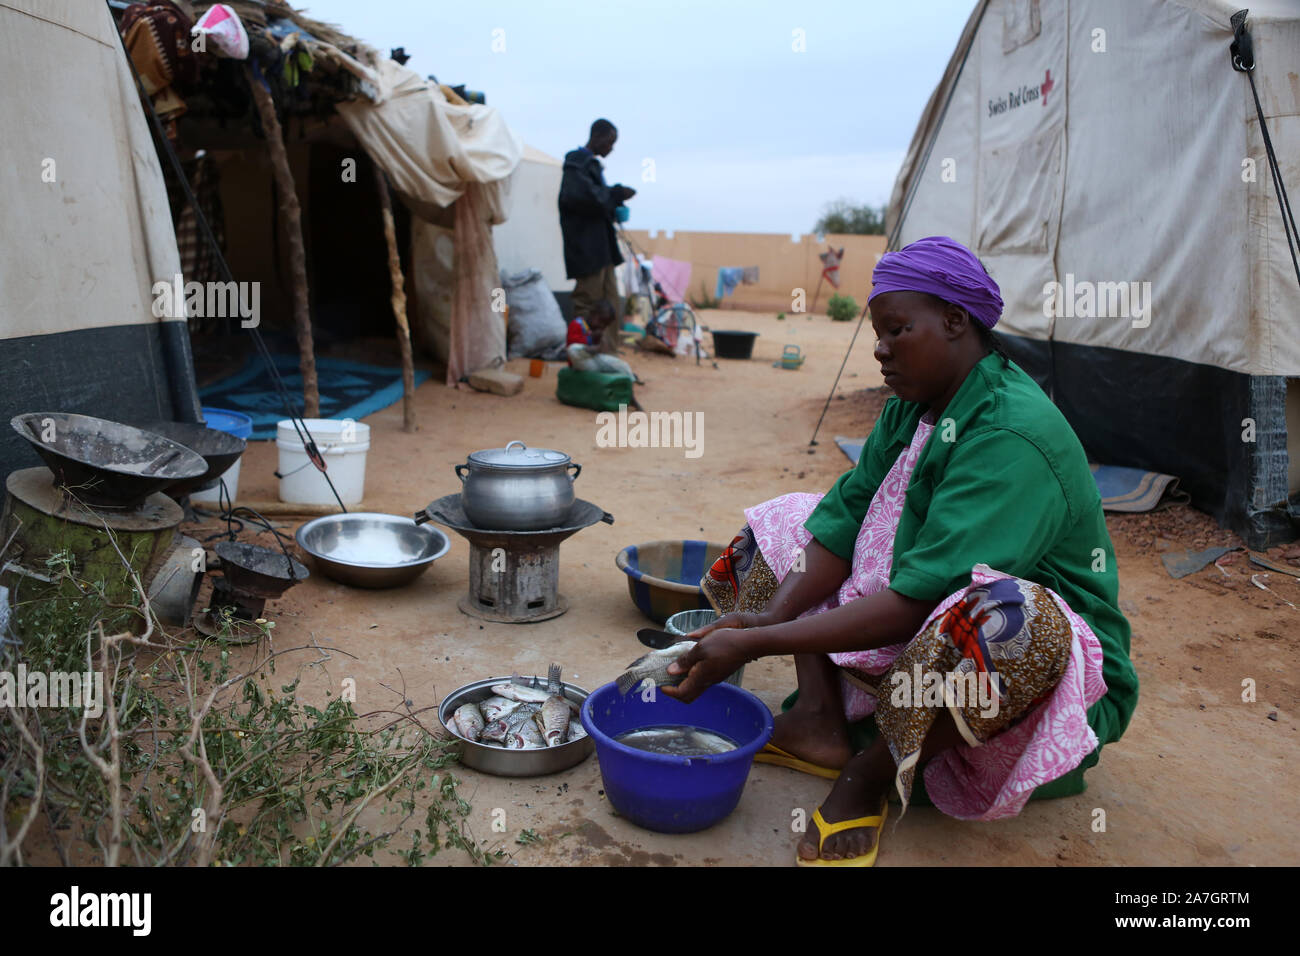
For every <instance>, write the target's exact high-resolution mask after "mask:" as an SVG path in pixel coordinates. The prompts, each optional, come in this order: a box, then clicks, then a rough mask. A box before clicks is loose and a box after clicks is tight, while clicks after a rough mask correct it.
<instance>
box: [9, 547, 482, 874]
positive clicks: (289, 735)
mask: <svg viewBox="0 0 1300 956" xmlns="http://www.w3.org/2000/svg"><path fill="white" fill-rule="evenodd" d="M114 543H116V542H114ZM119 554H120V552H119ZM2 558H3V555H2V554H0V559H2ZM45 569H46V571H47V572H48V576H49V577H50V579H51V587H50V588H48V589H45V590H43V591H42V592H41V593H39V594H37V595H35V596H32V597H29V598H28V599H27V600H26V601H25V602H24V603H23V604H22V605H21V608H15V612H17V611H18V610H20V609H21V610H22V611H24V612H25V613H24V614H23V615H21V620H22V622H23V631H22V642H21V643H20V644H19V643H12V642H10V643H4V644H0V670H4V671H8V672H10V673H13V672H14V671H15V670H16V668H17V665H18V664H19V663H22V664H24V665H25V666H26V670H27V672H28V673H32V672H35V671H43V672H46V673H49V672H53V671H62V672H77V673H83V672H86V671H94V672H98V673H99V674H102V675H103V684H104V692H103V699H102V705H103V706H102V712H100V713H98V715H96V716H91V714H90V713H89V712H88V709H87V708H86V707H84V706H82V707H45V708H32V707H25V708H11V707H4V708H0V865H5V864H11V863H19V864H21V863H23V862H26V861H29V860H30V861H34V862H42V863H58V862H62V863H64V864H73V863H75V864H85V863H101V864H105V865H110V866H112V865H118V864H123V865H139V866H145V865H149V866H154V865H194V866H208V865H221V866H236V865H262V866H267V865H269V866H276V865H293V866H335V865H338V864H341V863H346V862H348V861H351V860H354V859H357V858H358V857H362V856H364V857H368V858H370V859H372V860H374V859H375V856H376V854H377V853H379V852H381V851H386V850H388V851H389V852H391V853H393V854H394V855H395V856H396V857H397V858H398V859H400V860H404V861H405V862H406V863H408V864H410V865H418V864H419V863H421V862H423V861H424V860H425V859H427V858H428V857H431V856H433V855H435V854H437V853H438V852H440V851H441V850H446V849H454V850H458V851H461V852H464V853H466V854H467V855H468V856H469V857H470V858H471V859H472V860H473V861H474V862H476V863H479V864H482V865H487V864H490V863H492V862H494V861H496V860H499V859H501V858H503V857H504V856H505V851H504V850H502V849H500V848H495V849H484V848H483V847H481V846H480V845H479V843H478V842H476V841H475V840H474V838H473V836H472V834H471V833H470V832H469V827H468V822H467V820H468V817H469V814H470V811H471V808H470V805H469V803H468V802H467V801H465V800H464V799H463V798H462V797H461V796H460V794H459V791H458V789H457V788H458V782H457V780H456V779H455V778H454V777H453V776H452V775H451V774H450V773H449V772H448V769H447V768H448V767H449V766H450V765H451V764H453V763H454V762H455V760H456V757H455V754H454V752H453V751H452V750H450V749H449V743H448V741H446V740H445V739H443V738H442V737H440V736H435V735H434V734H433V733H431V732H430V731H429V730H428V729H427V727H426V726H425V724H424V722H423V719H422V715H423V713H424V711H423V710H413V709H411V707H410V705H409V704H408V703H407V701H406V698H405V694H404V693H403V694H402V695H401V697H402V704H401V709H393V710H376V711H372V712H369V713H364V714H358V713H357V712H356V710H355V709H354V708H353V705H352V703H351V702H350V701H349V700H346V699H344V698H343V697H336V696H333V695H330V694H327V696H328V697H329V698H330V699H329V700H328V702H327V703H325V704H324V706H313V705H312V704H310V703H306V702H304V701H302V700H299V699H298V690H299V680H298V679H297V678H295V679H292V680H287V681H286V680H276V679H275V676H274V675H275V670H276V662H277V661H278V660H282V659H284V657H285V655H289V654H292V653H294V652H301V651H304V650H310V651H312V652H314V653H317V654H321V653H323V651H322V648H321V647H320V646H319V645H316V644H313V645H312V646H311V647H290V648H284V649H281V650H273V649H271V647H270V635H271V628H272V627H273V623H272V622H270V621H264V620H259V621H258V622H257V625H258V627H259V628H260V633H259V634H257V635H256V636H257V638H258V640H257V643H256V644H255V646H252V647H246V646H241V643H237V642H236V641H235V640H234V639H233V635H232V632H231V622H230V621H229V620H228V619H227V620H221V619H219V620H218V622H217V624H218V629H219V630H218V633H217V635H216V636H215V637H213V638H204V637H198V636H196V635H195V633H194V632H193V631H189V630H187V631H182V632H178V633H177V634H175V635H171V634H167V633H165V632H164V631H163V630H162V628H161V627H159V626H158V625H157V622H156V621H154V620H153V619H152V617H151V616H150V615H149V614H148V612H147V610H146V608H147V605H146V603H145V601H144V600H143V598H142V597H141V598H140V600H139V602H138V603H137V604H136V605H135V606H134V607H133V608H128V609H127V610H131V611H133V612H134V617H135V620H136V622H138V624H139V626H140V627H141V628H142V631H141V632H140V633H133V631H132V630H130V629H127V630H122V631H120V632H110V631H109V630H108V629H106V628H105V626H104V623H105V621H106V620H113V621H117V620H119V619H120V618H121V612H122V610H123V606H122V605H121V604H120V599H118V600H119V605H118V606H114V605H113V604H111V603H110V602H109V601H108V599H107V594H108V593H109V590H110V589H107V588H106V587H105V584H104V582H102V581H85V580H81V579H80V578H79V577H78V576H77V573H76V570H75V567H74V562H73V560H72V559H71V557H70V556H69V555H59V554H56V555H55V556H53V557H52V558H51V559H50V560H49V561H48V562H46V564H45ZM135 584H136V587H137V588H138V587H139V582H138V579H135ZM137 596H139V595H138V593H137ZM327 658H328V655H326V657H325V658H322V659H327ZM237 662H242V663H237ZM313 663H318V662H313ZM307 666H310V665H307ZM427 709H429V708H425V710H427ZM375 811H377V812H375ZM419 813H423V820H422V821H421V822H419V823H415V824H412V825H411V826H410V827H409V828H408V829H407V833H408V834H409V836H410V845H409V849H401V850H396V849H392V850H390V843H391V841H392V840H393V838H394V837H395V836H396V835H397V834H398V833H399V832H400V831H402V830H403V828H404V827H406V826H407V824H411V823H412V821H415V820H418V819H419V817H417V814H419ZM376 817H378V818H381V820H380V823H381V824H382V825H377V824H376V823H375V822H374V821H375V818H376ZM42 818H43V823H44V825H42V826H36V825H35V824H36V823H37V821H38V820H42ZM382 818H391V819H387V820H384V819H382Z"/></svg>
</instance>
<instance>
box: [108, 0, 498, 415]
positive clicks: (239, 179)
mask: <svg viewBox="0 0 1300 956" xmlns="http://www.w3.org/2000/svg"><path fill="white" fill-rule="evenodd" d="M113 3H114V6H115V7H117V8H125V10H126V13H124V14H123V17H124V18H125V17H126V16H129V15H130V11H131V10H132V9H134V8H133V7H131V6H130V5H127V4H123V3H120V2H118V0H113ZM151 5H152V6H160V5H159V4H151ZM226 6H228V7H229V8H230V10H232V11H233V12H234V13H235V14H236V15H237V17H238V18H239V20H240V22H241V23H242V26H243V28H244V29H245V30H246V32H247V36H248V48H249V49H248V53H247V56H246V58H245V57H239V56H232V55H230V53H229V52H228V51H223V50H221V49H219V48H218V49H213V47H212V44H211V42H209V47H208V49H207V50H206V51H204V52H203V53H202V54H200V55H199V56H198V64H197V70H196V73H197V76H196V78H195V79H193V80H192V81H191V82H189V83H188V84H187V83H183V82H181V81H180V80H177V81H176V82H174V83H173V84H171V86H169V87H167V88H166V90H165V92H166V94H167V95H168V96H169V103H168V105H174V102H175V101H176V100H177V99H179V100H180V107H181V109H180V112H177V113H172V114H170V115H168V116H167V117H166V118H167V120H168V122H169V125H170V127H171V129H172V131H173V133H174V135H173V137H172V142H173V146H174V148H175V149H176V151H177V153H178V154H179V156H180V157H181V158H182V160H183V161H184V162H185V165H186V170H185V172H186V178H187V179H189V180H190V183H191V185H193V186H196V187H197V186H199V185H201V184H202V182H201V180H202V178H203V177H207V178H208V179H209V180H210V187H209V189H208V190H207V191H208V193H209V195H210V196H211V198H212V200H213V201H212V202H211V204H210V205H209V208H208V209H207V210H205V212H206V213H207V214H208V215H209V216H210V217H211V218H213V219H214V220H216V222H215V223H214V225H217V226H219V227H220V230H219V231H220V234H221V235H222V236H223V237H224V243H225V257H226V259H227V261H228V262H229V264H230V267H231V271H232V273H233V275H234V278H236V279H237V280H239V281H245V280H248V281H256V282H258V283H259V289H260V293H261V305H262V315H263V317H264V319H265V322H264V324H263V325H262V329H263V331H272V332H273V331H276V330H292V331H293V332H294V333H296V336H297V350H298V352H299V355H300V366H301V371H302V375H303V382H304V393H305V395H304V404H305V406H306V413H307V414H308V415H309V416H310V415H312V414H314V409H313V407H312V405H313V391H314V361H315V360H314V352H315V345H314V336H315V334H317V333H318V332H320V331H322V330H323V331H324V332H325V333H326V334H327V335H334V334H337V335H340V336H351V335H358V334H370V335H374V334H376V333H380V332H383V331H384V330H385V329H386V328H387V329H393V328H395V330H396V332H397V338H398V341H399V343H400V344H401V345H402V347H403V352H404V355H403V365H404V369H405V378H406V383H407V387H406V392H407V405H406V410H407V421H408V425H409V424H410V421H411V419H410V414H411V405H410V392H411V390H412V386H411V381H412V372H411V364H412V362H411V359H410V355H409V352H410V334H409V330H410V329H411V327H412V326H414V330H415V332H416V338H417V340H419V339H420V335H419V330H420V323H419V321H418V316H419V314H420V313H421V311H422V310H423V309H424V308H425V305H424V303H422V302H420V301H419V300H418V299H417V300H416V301H414V302H412V303H411V307H410V311H411V314H412V315H413V316H415V317H416V321H411V320H410V319H408V315H407V312H408V306H407V299H408V296H409V295H412V294H414V293H416V292H417V286H416V285H415V284H414V283H411V282H409V281H408V278H407V277H408V275H410V273H412V272H415V273H417V274H418V273H420V272H421V271H422V270H423V269H425V268H426V266H428V264H429V262H428V260H427V259H425V260H422V259H420V258H418V256H419V255H420V254H421V253H420V250H418V249H415V248H414V246H415V244H414V242H413V240H412V238H411V236H410V226H409V222H410V221H411V220H412V219H414V220H415V221H423V220H429V221H432V222H438V223H441V224H443V225H445V226H447V227H449V228H451V229H452V230H453V233H454V241H455V245H456V247H457V251H458V253H459V260H460V261H459V263H458V266H457V269H456V270H455V272H454V273H453V274H450V275H448V276H447V277H446V278H447V279H448V281H449V283H450V287H449V288H448V289H446V290H445V291H446V294H447V296H448V297H449V299H450V300H451V301H452V308H451V316H452V318H451V321H450V328H451V332H450V335H449V336H448V339H447V342H446V344H447V346H448V347H447V348H444V349H443V350H442V351H441V352H438V353H437V354H435V357H436V358H439V359H441V360H443V361H445V362H446V363H447V383H448V384H455V383H456V382H457V381H459V379H460V378H461V377H462V376H464V375H466V374H468V373H469V372H470V371H473V370H476V369H478V368H481V367H485V366H493V365H496V364H499V363H500V362H501V361H503V360H504V356H505V345H504V341H505V340H504V334H500V335H497V334H496V327H497V326H498V325H500V317H499V316H498V315H495V314H494V313H492V312H491V310H490V307H489V306H490V293H491V289H492V288H493V287H495V286H496V285H497V284H498V282H497V278H496V266H495V261H494V258H493V252H492V245H491V237H490V226H491V224H493V223H499V222H502V221H504V218H505V210H504V183H505V181H506V179H507V178H508V177H509V176H510V174H511V173H512V172H513V170H514V168H515V166H516V165H517V164H518V162H519V157H520V154H521V152H522V143H521V142H520V141H519V140H518V138H517V137H516V136H515V135H514V134H513V133H512V132H511V131H510V129H509V128H508V127H507V126H506V124H505V122H504V120H503V119H502V118H501V116H500V114H499V113H497V111H495V110H494V109H492V108H490V107H487V106H484V105H481V104H470V103H466V102H464V101H463V100H461V99H460V98H459V97H457V96H456V95H455V93H453V92H452V91H450V90H449V89H447V88H445V87H440V86H439V85H438V84H437V83H436V82H433V81H430V80H426V79H424V78H423V77H420V76H419V75H418V74H416V73H414V72H413V71H411V70H408V69H406V68H404V67H402V66H401V65H399V64H398V63H396V62H394V61H393V60H389V59H385V58H384V57H383V56H382V55H381V54H379V53H378V52H377V51H375V50H373V49H371V48H370V47H368V46H366V45H364V44H362V43H360V42H358V41H356V40H355V39H353V38H352V37H349V36H347V35H346V34H344V33H343V32H342V31H340V30H338V29H337V28H335V27H333V26H331V25H329V24H325V23H321V22H319V21H316V20H313V19H310V18H308V17H306V16H304V15H303V14H302V13H301V12H299V11H297V10H295V9H293V8H292V7H290V6H289V5H288V4H287V3H283V2H281V0H230V2H228V4H226ZM179 7H180V8H181V9H182V10H183V12H185V13H186V14H192V15H193V17H194V19H196V20H197V19H198V18H199V17H200V16H202V14H203V13H204V11H206V10H208V9H209V8H211V7H213V4H210V3H192V4H179ZM128 39H130V35H129V34H128ZM146 53H147V54H149V56H146V57H140V56H137V55H136V54H135V51H134V49H133V55H132V58H133V60H134V61H135V62H136V66H137V68H139V69H140V70H141V73H142V75H143V76H144V78H145V79H146V81H148V80H149V76H148V67H149V66H150V65H151V63H152V51H150V50H146ZM182 58H183V57H182ZM174 72H179V71H174ZM158 82H159V81H158V80H157V79H155V80H154V82H153V83H152V84H151V83H149V82H146V88H147V89H148V90H149V92H150V94H151V96H152V99H153V101H154V103H155V106H159V107H161V105H162V102H161V96H160V94H158V93H157V92H155V90H154V89H153V88H152V87H155V86H157V85H158ZM200 165H202V166H203V167H204V170H203V171H202V173H200V169H199V166H200ZM390 188H391V191H392V194H393V195H395V196H396V197H398V199H399V200H400V201H399V202H397V203H396V204H394V203H391V202H390V200H389V190H390ZM173 192H174V202H173V209H174V211H175V212H176V214H177V220H178V225H180V226H182V227H184V217H185V216H186V215H189V214H188V212H187V209H186V207H187V205H188V204H187V202H186V201H185V197H184V196H183V195H182V192H183V190H181V189H175V190H173ZM196 192H199V190H197V189H196ZM200 199H201V200H202V194H200ZM458 207H459V208H458ZM191 232H192V231H191ZM200 238H201V237H195V236H193V235H192V234H190V235H183V236H182V244H183V247H184V248H190V247H191V245H201V244H202V243H201V242H200ZM204 278H210V277H207V276H205V277H204ZM390 316H391V319H390ZM417 344H419V343H418V342H417Z"/></svg>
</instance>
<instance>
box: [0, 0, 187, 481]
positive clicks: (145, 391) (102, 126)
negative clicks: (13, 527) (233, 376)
mask: <svg viewBox="0 0 1300 956" xmlns="http://www.w3.org/2000/svg"><path fill="white" fill-rule="evenodd" d="M0 75H3V79H4V82H3V86H4V95H3V96H0V130H3V131H4V133H3V135H0V197H3V198H2V199H0V204H3V209H4V221H5V237H4V245H3V250H2V251H0V339H2V340H3V341H0V422H2V423H4V427H3V429H0V478H4V477H6V476H7V475H8V474H9V472H11V471H13V470H15V469H17V468H24V467H28V466H32V465H36V464H39V463H40V462H39V459H38V458H37V457H36V455H35V453H34V452H33V451H32V450H31V446H30V445H29V444H28V443H27V442H26V441H24V440H23V439H21V438H20V437H19V436H18V435H17V434H16V433H14V431H13V430H12V429H10V428H9V427H8V425H7V422H8V420H9V419H10V418H11V417H12V416H14V415H17V414H20V413H24V412H39V411H51V412H54V411H60V412H75V413H80V414H86V415H94V416H99V417H111V418H115V419H119V420H128V421H129V420H133V419H159V418H161V419H174V420H176V421H188V422H195V421H198V420H199V418H198V412H199V406H198V396H197V393H196V391H195V385H194V369H193V365H192V363H191V359H190V352H189V348H190V343H189V336H188V334H187V331H186V327H185V322H184V321H183V320H177V319H173V318H168V317H159V316H156V315H154V313H153V310H152V304H153V294H152V292H151V289H152V286H153V283H154V281H155V279H156V278H157V277H159V276H170V275H173V274H175V273H176V272H178V271H179V268H180V267H179V256H178V253H177V248H176V239H175V235H174V233H173V231H172V221H171V216H170V214H169V212H168V207H167V193H166V190H165V188H164V186H163V178H162V173H161V171H160V169H159V165H158V158H157V156H156V155H155V153H154V149H153V144H152V142H151V140H150V135H149V130H148V128H147V127H146V125H145V118H144V116H143V114H142V113H141V111H140V100H139V96H138V94H137V93H136V89H135V82H134V80H133V78H132V76H131V72H130V68H129V67H128V66H127V63H126V59H125V58H124V57H123V55H122V47H121V43H120V41H119V40H118V36H117V30H116V28H115V26H114V23H113V19H112V17H111V16H110V15H109V11H108V8H107V7H106V6H105V5H104V4H102V3H85V2H76V0H62V2H52V0H0Z"/></svg>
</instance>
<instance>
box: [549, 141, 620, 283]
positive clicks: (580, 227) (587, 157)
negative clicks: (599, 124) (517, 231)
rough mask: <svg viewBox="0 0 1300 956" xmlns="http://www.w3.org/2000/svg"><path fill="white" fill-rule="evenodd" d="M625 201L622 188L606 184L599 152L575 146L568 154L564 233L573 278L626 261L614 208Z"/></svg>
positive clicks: (563, 194)
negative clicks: (621, 191)
mask: <svg viewBox="0 0 1300 956" xmlns="http://www.w3.org/2000/svg"><path fill="white" fill-rule="evenodd" d="M621 203H622V196H621V194H620V192H619V187H617V186H615V187H613V189H611V188H610V187H609V186H606V185H605V174H604V172H603V171H602V170H601V166H600V160H599V159H598V158H597V157H596V154H595V153H592V152H590V151H588V150H586V149H575V150H573V151H571V152H570V153H568V154H567V155H566V156H565V157H564V176H563V178H562V179H561V180H560V232H561V233H563V234H564V270H565V273H566V274H567V275H568V277H569V278H570V279H580V278H582V277H583V276H588V275H591V274H592V273H593V272H599V271H600V270H601V269H603V268H605V266H609V265H615V266H616V265H618V264H619V263H621V262H622V261H623V256H622V255H621V254H620V253H619V251H618V241H617V240H616V239H615V238H614V210H615V208H617V207H618V206H619V205H620V204H621Z"/></svg>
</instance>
